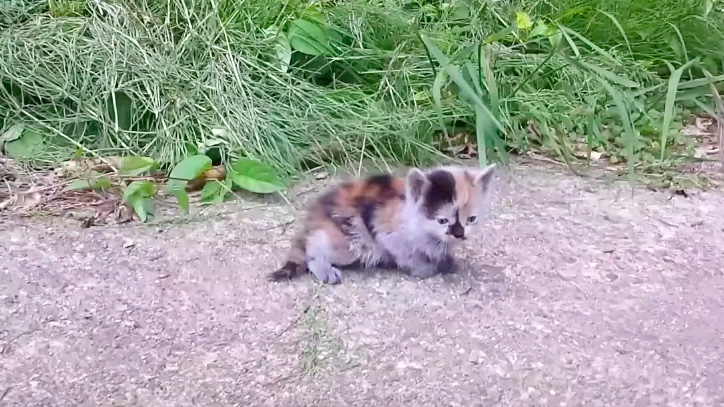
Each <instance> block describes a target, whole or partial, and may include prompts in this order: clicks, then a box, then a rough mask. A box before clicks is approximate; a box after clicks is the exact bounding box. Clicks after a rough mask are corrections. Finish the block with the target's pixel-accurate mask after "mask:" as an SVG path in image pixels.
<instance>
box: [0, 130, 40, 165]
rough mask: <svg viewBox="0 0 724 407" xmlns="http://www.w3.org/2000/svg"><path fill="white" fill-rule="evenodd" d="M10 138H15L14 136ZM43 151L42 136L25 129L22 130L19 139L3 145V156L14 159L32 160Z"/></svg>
mask: <svg viewBox="0 0 724 407" xmlns="http://www.w3.org/2000/svg"><path fill="white" fill-rule="evenodd" d="M15 131H17V130H15ZM11 136H13V137H15V134H12V135H11ZM44 150H45V143H43V136H42V135H41V134H40V133H38V132H37V131H35V130H31V129H27V128H26V129H23V130H22V134H21V135H20V136H19V137H16V138H15V139H14V140H12V141H8V142H6V143H5V154H7V155H8V157H10V158H15V159H33V158H36V157H37V156H38V155H39V154H40V153H42V152H43V151H44Z"/></svg>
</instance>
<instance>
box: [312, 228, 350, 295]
mask: <svg viewBox="0 0 724 407" xmlns="http://www.w3.org/2000/svg"><path fill="white" fill-rule="evenodd" d="M339 237H340V236H330V235H329V233H328V232H327V231H325V230H324V229H320V230H317V231H315V232H313V233H312V234H310V236H309V239H307V268H308V269H309V271H311V272H312V274H314V277H315V278H316V279H317V280H319V281H321V282H323V283H326V284H339V283H341V282H342V273H341V272H340V270H339V269H338V268H337V267H334V266H333V265H332V260H333V259H337V258H339V257H340V256H339V253H338V251H340V249H341V248H340V247H339V246H343V245H344V244H343V242H342V241H333V239H335V238H339Z"/></svg>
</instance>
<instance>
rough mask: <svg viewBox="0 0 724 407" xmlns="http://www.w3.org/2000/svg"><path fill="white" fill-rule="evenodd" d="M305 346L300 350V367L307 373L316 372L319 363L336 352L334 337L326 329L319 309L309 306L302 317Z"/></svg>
mask: <svg viewBox="0 0 724 407" xmlns="http://www.w3.org/2000/svg"><path fill="white" fill-rule="evenodd" d="M302 325H303V326H304V330H305V339H304V341H305V347H304V350H303V351H302V355H301V356H302V369H303V371H304V372H305V373H306V374H308V375H315V374H317V372H318V370H319V368H320V363H321V362H322V361H324V360H325V359H326V358H328V357H330V356H331V355H333V354H336V353H337V352H338V350H339V349H338V346H337V343H336V341H335V340H334V338H333V337H332V336H331V335H330V333H329V332H328V331H327V326H326V323H325V321H324V317H323V315H322V312H321V309H320V307H319V306H318V305H315V306H310V307H309V309H308V310H307V311H306V312H305V314H304V316H303V318H302Z"/></svg>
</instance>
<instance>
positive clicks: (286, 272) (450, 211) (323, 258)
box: [268, 165, 495, 284]
mask: <svg viewBox="0 0 724 407" xmlns="http://www.w3.org/2000/svg"><path fill="white" fill-rule="evenodd" d="M494 169H495V166H494V165H489V166H487V167H485V168H483V169H478V168H461V167H437V168H433V169H428V170H425V171H423V170H419V169H417V168H413V169H411V170H410V171H409V172H408V174H407V177H405V178H404V179H402V178H395V177H393V176H392V175H389V174H380V175H375V176H372V177H370V178H366V179H357V180H353V181H349V182H345V183H342V184H341V185H339V186H337V187H335V188H333V189H332V190H330V191H328V192H326V193H325V194H323V195H321V196H320V197H319V198H318V199H317V200H315V201H314V202H312V204H311V205H310V206H309V208H308V211H307V217H306V219H305V222H304V227H303V228H302V231H301V233H300V234H299V235H297V237H296V239H295V240H294V242H293V243H292V248H291V250H290V252H289V255H288V257H287V261H286V263H285V264H284V266H282V267H281V268H280V269H279V270H277V271H275V272H273V273H271V274H270V275H269V276H268V278H269V279H270V280H272V281H277V280H282V279H291V278H292V277H294V276H295V275H297V274H300V273H303V272H305V271H307V270H309V271H310V272H311V273H312V274H313V275H314V276H315V277H316V278H317V279H318V280H320V281H322V282H325V283H329V284H337V283H339V282H341V273H340V270H339V268H340V267H344V266H350V265H360V266H362V267H375V266H383V267H396V268H399V269H402V270H405V271H407V272H409V273H410V274H411V275H413V276H417V277H420V278H425V277H430V276H432V275H435V274H438V273H451V272H454V271H455V269H456V262H455V260H454V259H453V257H452V255H451V250H450V249H451V245H453V244H454V243H455V241H459V240H464V239H465V237H466V235H469V234H470V232H471V231H473V230H474V229H476V226H477V225H478V219H479V218H481V217H482V216H483V215H484V212H485V210H486V209H487V206H488V204H489V198H490V189H491V180H492V178H493V172H494Z"/></svg>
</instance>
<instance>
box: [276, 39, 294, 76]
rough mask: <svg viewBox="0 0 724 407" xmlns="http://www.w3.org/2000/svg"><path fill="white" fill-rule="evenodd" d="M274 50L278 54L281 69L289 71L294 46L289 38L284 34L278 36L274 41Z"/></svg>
mask: <svg viewBox="0 0 724 407" xmlns="http://www.w3.org/2000/svg"><path fill="white" fill-rule="evenodd" d="M274 50H275V51H276V54H277V61H278V62H279V70H280V71H282V72H287V70H288V69H289V63H290V62H291V60H292V46H291V44H289V39H288V38H287V37H285V36H283V35H280V36H278V37H277V39H276V42H275V43H274Z"/></svg>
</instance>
